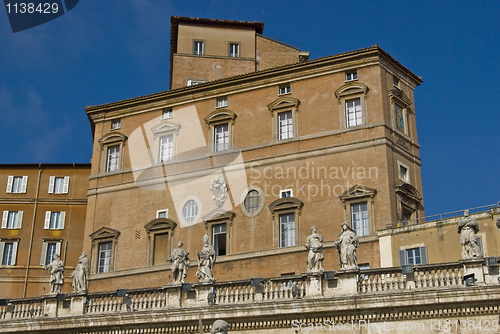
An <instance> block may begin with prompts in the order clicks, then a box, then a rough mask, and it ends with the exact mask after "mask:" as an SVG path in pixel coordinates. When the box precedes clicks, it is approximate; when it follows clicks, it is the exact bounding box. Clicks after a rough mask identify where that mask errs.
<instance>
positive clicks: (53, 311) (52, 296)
mask: <svg viewBox="0 0 500 334" xmlns="http://www.w3.org/2000/svg"><path fill="white" fill-rule="evenodd" d="M42 298H43V304H44V310H45V315H46V316H48V317H51V318H56V317H57V293H48V294H46V295H43V296H42Z"/></svg>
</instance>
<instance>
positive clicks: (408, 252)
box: [399, 246, 427, 266]
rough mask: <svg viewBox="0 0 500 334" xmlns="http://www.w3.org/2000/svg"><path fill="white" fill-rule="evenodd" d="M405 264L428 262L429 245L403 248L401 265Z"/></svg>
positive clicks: (400, 256) (400, 259) (400, 253)
mask: <svg viewBox="0 0 500 334" xmlns="http://www.w3.org/2000/svg"><path fill="white" fill-rule="evenodd" d="M405 264H413V265H417V264H427V247H425V246H421V247H415V248H408V249H401V250H400V251H399V265H400V266H402V265H405Z"/></svg>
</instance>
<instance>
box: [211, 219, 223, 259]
mask: <svg viewBox="0 0 500 334" xmlns="http://www.w3.org/2000/svg"><path fill="white" fill-rule="evenodd" d="M212 240H213V244H214V249H215V254H216V255H217V256H221V255H226V254H227V247H226V224H219V225H213V226H212Z"/></svg>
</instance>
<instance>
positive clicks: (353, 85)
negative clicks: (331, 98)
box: [335, 80, 368, 129]
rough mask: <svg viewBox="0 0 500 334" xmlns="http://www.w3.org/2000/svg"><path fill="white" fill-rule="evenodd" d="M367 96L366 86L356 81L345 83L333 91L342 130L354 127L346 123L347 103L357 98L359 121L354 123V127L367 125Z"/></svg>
mask: <svg viewBox="0 0 500 334" xmlns="http://www.w3.org/2000/svg"><path fill="white" fill-rule="evenodd" d="M367 94H368V86H366V85H365V84H363V83H361V82H359V81H357V80H352V81H349V82H346V83H345V84H344V85H342V86H341V87H339V88H338V89H337V90H336V91H335V96H336V97H337V99H338V101H339V116H340V124H341V125H342V127H343V128H346V129H349V128H352V127H354V125H351V124H349V122H348V117H347V115H348V113H347V102H348V101H352V100H355V99H357V98H359V101H360V107H361V121H356V122H355V125H356V126H357V125H362V124H366V123H368V112H367ZM355 119H359V118H355Z"/></svg>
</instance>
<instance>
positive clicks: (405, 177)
mask: <svg viewBox="0 0 500 334" xmlns="http://www.w3.org/2000/svg"><path fill="white" fill-rule="evenodd" d="M398 169H399V179H400V180H401V181H404V182H407V183H409V182H410V169H409V168H408V166H406V165H403V164H402V163H401V162H399V161H398Z"/></svg>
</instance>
